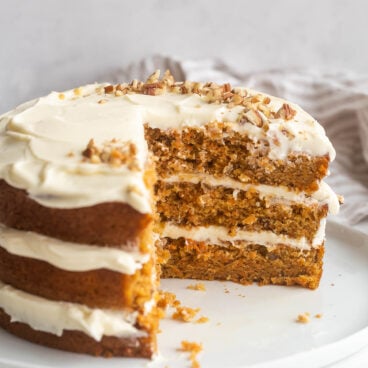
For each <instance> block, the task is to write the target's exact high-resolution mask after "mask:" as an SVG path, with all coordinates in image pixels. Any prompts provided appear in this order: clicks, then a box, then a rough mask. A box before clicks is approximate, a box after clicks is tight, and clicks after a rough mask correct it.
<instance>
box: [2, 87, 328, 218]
mask: <svg viewBox="0 0 368 368" xmlns="http://www.w3.org/2000/svg"><path fill="white" fill-rule="evenodd" d="M101 86H103V85H88V86H85V87H81V88H80V89H78V93H76V92H75V91H73V90H70V91H66V92H64V93H63V94H59V93H56V92H53V93H51V94H49V95H48V96H46V97H42V98H39V99H36V100H34V101H31V102H28V103H25V104H23V105H21V106H19V107H17V108H16V109H15V110H13V111H11V112H9V113H7V114H5V115H3V116H2V117H1V118H0V178H3V179H4V180H6V181H7V182H8V183H9V184H10V185H12V186H14V187H17V188H21V189H25V190H27V192H28V193H29V195H30V196H31V197H32V198H33V199H34V200H36V201H37V202H39V203H41V204H42V205H45V206H49V207H57V208H76V207H84V206H90V205H94V204H98V203H102V202H109V201H119V202H125V203H128V204H130V205H131V206H132V207H134V208H135V209H137V210H138V211H140V212H142V213H147V212H150V210H151V209H150V199H149V192H148V190H147V188H146V187H145V185H144V181H143V171H144V170H143V169H144V166H145V163H146V160H147V144H146V142H145V140H144V127H143V125H144V123H148V124H149V125H150V126H152V127H157V128H160V129H171V128H175V129H182V128H184V127H188V126H196V127H201V126H203V125H205V124H206V123H209V122H214V121H219V122H228V123H230V125H231V126H232V128H233V129H234V130H236V131H239V132H243V133H246V134H248V136H249V137H250V138H252V139H255V140H258V139H264V140H267V141H268V142H269V145H270V154H269V156H270V157H271V158H272V159H284V158H285V157H286V156H287V154H288V153H289V152H293V151H295V152H306V153H307V154H309V155H313V156H314V155H325V154H329V155H330V159H331V160H332V159H334V157H335V151H334V149H333V147H332V145H331V143H330V141H329V140H328V138H327V137H326V135H325V132H324V130H323V128H322V127H321V126H320V125H319V124H318V123H317V122H316V121H315V120H314V119H313V118H312V117H311V116H310V115H308V114H307V113H305V112H304V111H303V110H302V109H300V108H299V107H297V106H295V105H293V104H290V106H292V107H293V108H294V109H295V110H296V115H295V116H294V117H293V118H292V119H291V120H288V121H286V120H284V119H273V120H272V121H270V124H269V130H268V131H267V132H266V131H265V130H263V129H262V128H260V127H258V126H256V125H253V124H251V123H249V122H243V123H241V124H239V122H238V121H239V118H240V116H241V114H242V113H243V110H244V107H242V106H235V107H232V108H229V106H228V105H227V104H224V103H220V104H215V103H211V104H210V103H208V102H206V99H205V98H204V97H203V96H199V95H197V94H174V93H165V94H163V95H158V96H151V95H143V94H133V93H129V94H127V95H122V96H115V95H114V94H102V95H101V94H98V93H96V88H98V87H101ZM247 91H248V94H256V93H255V92H254V91H251V90H247ZM60 97H61V98H60ZM99 102H100V103H99ZM101 102H103V103H101ZM283 103H285V101H284V100H281V99H278V98H273V97H271V102H270V104H269V106H270V107H271V108H272V109H273V110H275V111H277V110H278V109H279V108H280V107H281V106H282V104H283ZM285 131H287V132H289V133H290V134H287V135H285ZM91 138H93V139H94V140H95V143H96V145H97V146H99V145H102V144H103V143H104V142H106V141H110V140H112V139H119V140H122V141H131V142H133V143H135V145H136V147H137V161H138V166H139V170H136V171H133V170H130V169H129V168H128V167H127V165H122V166H118V167H114V166H111V165H108V164H106V163H102V164H93V163H89V162H82V156H81V152H82V151H83V150H84V149H85V148H86V146H87V143H88V141H89V140H90V139H91ZM70 152H72V153H73V154H74V156H71V155H68V154H69V153H70ZM132 188H133V190H132Z"/></svg>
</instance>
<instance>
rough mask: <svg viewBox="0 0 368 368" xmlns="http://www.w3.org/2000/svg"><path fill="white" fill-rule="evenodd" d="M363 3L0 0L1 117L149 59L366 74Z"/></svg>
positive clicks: (367, 49) (365, 3)
mask: <svg viewBox="0 0 368 368" xmlns="http://www.w3.org/2000/svg"><path fill="white" fill-rule="evenodd" d="M367 13H368V1H366V0H260V1H258V0H250V1H249V0H243V1H242V0H227V1H226V0H222V1H219V0H192V1H188V0H181V1H179V0H133V1H124V0H63V1H59V0H28V1H27V0H0V45H1V54H0V82H1V83H0V113H1V112H5V111H6V110H8V109H11V108H12V107H14V105H16V104H18V103H20V102H22V101H25V100H27V99H30V98H33V97H37V96H38V95H41V94H45V93H48V92H49V91H50V90H62V89H66V88H69V87H73V86H75V85H81V84H85V83H88V82H93V81H96V80H102V79H106V76H108V75H110V72H111V71H113V70H114V69H116V68H120V67H123V66H125V65H127V64H129V63H130V62H134V61H137V60H139V59H141V58H143V57H145V56H148V55H152V54H159V53H161V54H165V55H170V56H176V57H179V58H180V57H181V58H190V59H198V58H211V57H216V58H221V59H224V60H225V61H226V62H227V63H229V64H230V65H232V66H233V67H235V68H236V69H239V70H240V71H243V72H244V71H253V70H261V69H269V68H280V67H290V66H308V67H317V68H328V69H331V68H343V69H349V70H352V71H355V72H361V73H362V72H365V71H366V67H367V61H368V46H367V45H368V31H367V30H368V27H367Z"/></svg>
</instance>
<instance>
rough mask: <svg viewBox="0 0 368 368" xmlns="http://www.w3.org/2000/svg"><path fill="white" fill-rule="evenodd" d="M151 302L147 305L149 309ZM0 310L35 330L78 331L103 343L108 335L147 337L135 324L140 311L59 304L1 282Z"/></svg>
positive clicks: (14, 320)
mask: <svg viewBox="0 0 368 368" xmlns="http://www.w3.org/2000/svg"><path fill="white" fill-rule="evenodd" d="M150 304H151V303H149V304H147V305H148V307H149V306H150ZM0 308H2V309H3V310H4V311H5V312H6V313H7V314H8V315H10V317H11V322H22V323H27V324H28V325H29V326H31V327H32V328H33V329H34V330H39V331H44V332H49V333H52V334H55V335H57V336H61V335H62V333H63V331H64V330H76V331H81V332H84V333H85V334H87V335H88V336H90V337H92V338H94V339H95V340H97V341H100V340H101V338H102V337H103V336H104V335H105V336H117V337H124V336H135V337H139V336H145V335H146V332H145V331H142V330H139V329H137V328H136V327H135V326H134V325H135V323H136V320H137V316H138V312H130V311H124V310H118V311H117V310H103V309H92V308H89V307H87V306H85V305H81V304H74V303H66V302H55V301H51V300H47V299H45V298H40V297H38V296H35V295H32V294H28V293H25V292H24V291H21V290H17V289H15V288H13V287H12V286H10V285H6V284H4V283H2V282H1V281H0Z"/></svg>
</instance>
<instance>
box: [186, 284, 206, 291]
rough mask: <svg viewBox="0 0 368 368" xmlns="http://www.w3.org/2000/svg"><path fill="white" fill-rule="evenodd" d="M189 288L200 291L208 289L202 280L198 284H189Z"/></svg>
mask: <svg viewBox="0 0 368 368" xmlns="http://www.w3.org/2000/svg"><path fill="white" fill-rule="evenodd" d="M187 289H189V290H198V291H206V287H205V286H204V284H202V283H201V282H198V283H197V284H191V285H188V286H187Z"/></svg>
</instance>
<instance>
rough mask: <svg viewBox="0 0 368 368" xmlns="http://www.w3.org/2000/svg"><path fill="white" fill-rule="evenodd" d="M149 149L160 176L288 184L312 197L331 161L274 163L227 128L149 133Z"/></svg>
mask: <svg viewBox="0 0 368 368" xmlns="http://www.w3.org/2000/svg"><path fill="white" fill-rule="evenodd" d="M146 137H147V141H148V144H149V147H150V150H151V151H152V152H153V153H154V155H155V157H156V158H157V160H156V167H157V172H158V174H159V175H160V176H162V177H166V176H168V175H172V174H177V173H183V172H184V173H185V172H189V173H192V172H195V173H206V174H211V175H214V176H222V175H226V176H229V177H231V178H234V179H237V180H239V181H240V182H246V183H254V184H268V185H275V186H278V185H284V186H288V187H290V188H296V189H299V190H305V191H308V192H313V191H315V190H316V189H317V188H318V182H319V180H321V179H322V178H323V177H324V176H326V174H327V169H328V163H329V157H328V156H327V155H326V156H316V157H312V156H309V155H306V154H304V153H300V154H295V153H290V154H289V155H288V156H287V157H286V159H283V160H281V159H270V158H268V153H269V151H270V147H269V146H268V145H267V143H265V142H262V141H261V142H254V141H253V140H251V139H249V138H247V137H246V136H245V137H244V136H243V135H241V134H240V133H237V132H233V131H231V129H229V128H228V127H227V126H223V124H217V123H216V124H208V125H206V126H205V127H203V128H201V129H198V128H185V129H183V130H181V131H176V130H171V129H170V130H168V131H162V130H160V129H152V128H149V127H148V128H146Z"/></svg>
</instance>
